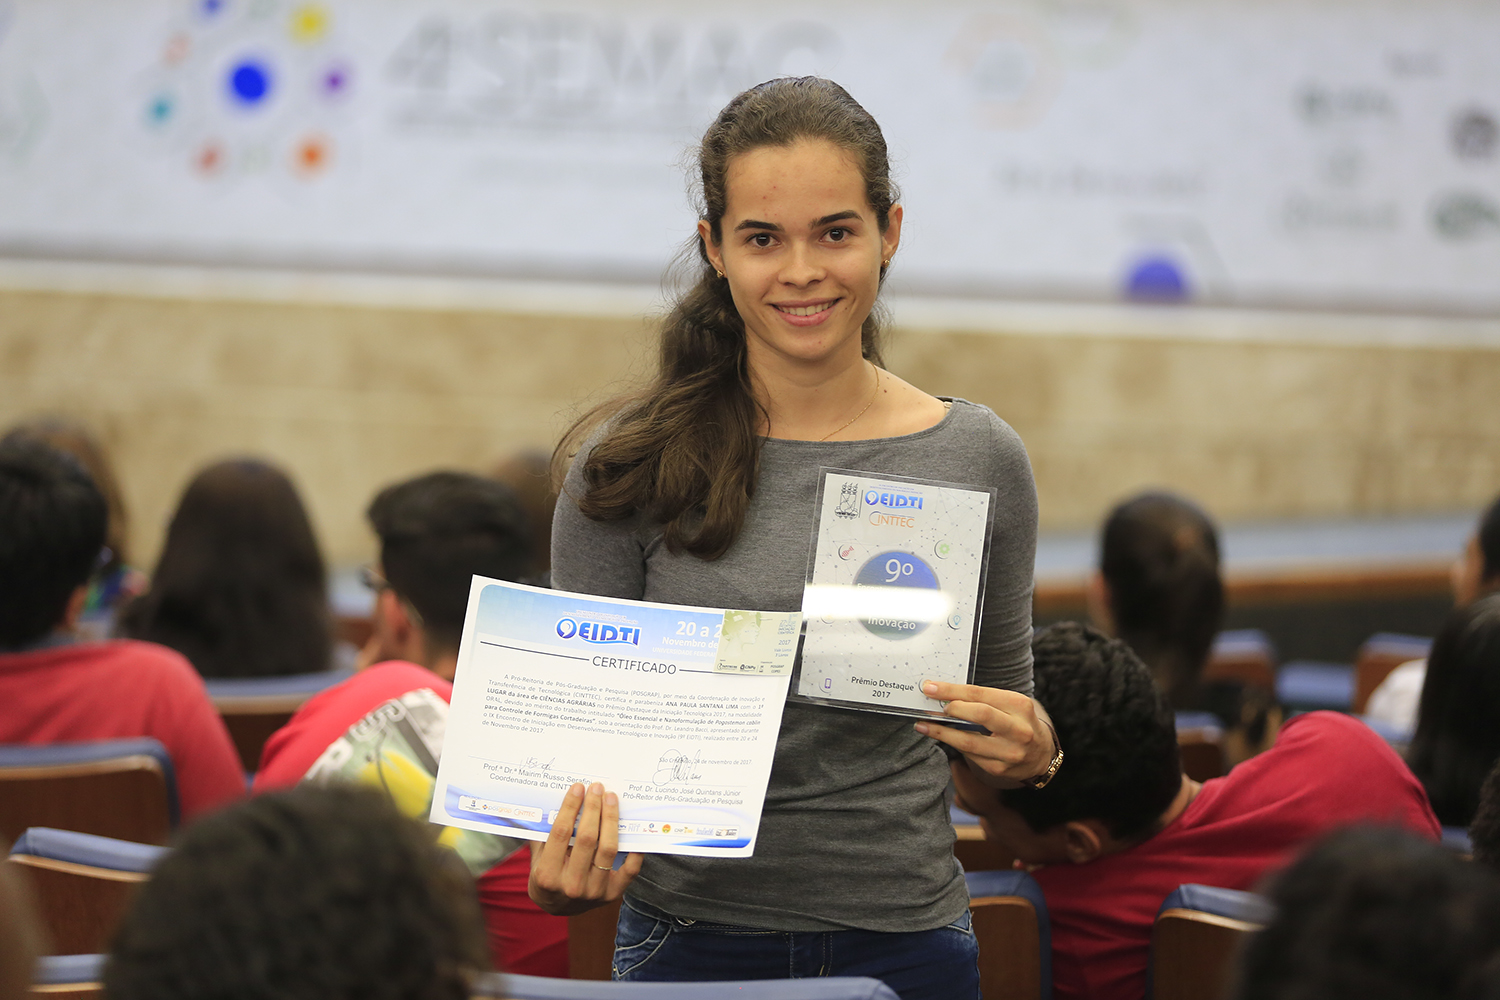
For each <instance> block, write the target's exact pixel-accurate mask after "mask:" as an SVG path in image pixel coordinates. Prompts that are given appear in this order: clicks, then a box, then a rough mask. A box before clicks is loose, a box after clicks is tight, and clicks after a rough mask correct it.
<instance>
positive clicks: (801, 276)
mask: <svg viewBox="0 0 1500 1000" xmlns="http://www.w3.org/2000/svg"><path fill="white" fill-rule="evenodd" d="M789 250H790V252H789V253H787V254H786V256H785V257H784V258H783V260H782V265H781V270H780V271H779V272H778V273H777V275H776V278H777V280H779V281H780V282H781V283H782V284H784V285H794V286H796V287H798V288H804V287H806V286H808V285H811V284H813V283H814V282H816V281H821V280H822V279H823V276H824V274H825V270H824V268H823V266H822V265H821V264H820V263H819V262H818V259H817V255H816V254H815V253H814V251H813V249H812V248H811V247H809V246H808V245H807V244H805V243H802V242H800V241H797V242H794V243H793V244H792V245H791V247H790V248H789Z"/></svg>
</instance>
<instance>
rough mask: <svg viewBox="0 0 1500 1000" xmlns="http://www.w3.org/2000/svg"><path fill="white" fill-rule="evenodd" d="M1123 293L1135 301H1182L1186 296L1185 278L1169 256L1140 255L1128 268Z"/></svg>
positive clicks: (1186, 285) (1186, 284)
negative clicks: (1128, 271)
mask: <svg viewBox="0 0 1500 1000" xmlns="http://www.w3.org/2000/svg"><path fill="white" fill-rule="evenodd" d="M1125 294H1126V296H1127V297H1128V298H1131V299H1134V300H1136V301H1137V302H1182V301H1184V300H1186V299H1187V298H1188V294H1189V292H1188V283H1187V278H1185V277H1184V276H1183V273H1182V269H1181V268H1180V267H1178V266H1177V262H1176V261H1174V260H1172V259H1171V258H1169V257H1161V256H1152V257H1142V258H1141V259H1140V260H1138V261H1136V262H1135V265H1134V266H1133V267H1131V269H1130V275H1129V277H1127V278H1126V281H1125Z"/></svg>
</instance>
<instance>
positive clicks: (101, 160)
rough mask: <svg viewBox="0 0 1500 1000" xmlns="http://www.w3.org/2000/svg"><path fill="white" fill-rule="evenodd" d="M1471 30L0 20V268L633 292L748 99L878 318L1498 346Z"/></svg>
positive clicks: (506, 13)
mask: <svg viewBox="0 0 1500 1000" xmlns="http://www.w3.org/2000/svg"><path fill="white" fill-rule="evenodd" d="M1496 39H1500V3H1497V2H1495V0H1401V2H1392V0H1359V2H1309V0H1299V2H1295V3H1294V2H1286V0H1191V2H1189V0H1020V2H1001V3H983V4H966V3H959V2H949V0H928V2H925V3H915V2H909V3H900V4H897V3H882V2H878V0H876V2H871V0H865V2H860V3H847V4H845V3H822V4H809V3H782V2H779V0H759V2H755V3H749V2H743V0H726V2H722V3H716V4H712V5H707V4H692V5H689V4H685V3H677V2H672V0H656V2H654V3H649V2H643V3H631V4H628V5H626V4H622V3H617V2H589V0H564V2H561V3H534V4H531V3H524V2H504V0H501V2H497V0H449V2H433V0H312V2H302V0H131V2H130V3H121V2H106V0H0V255H5V256H10V257H22V258H27V257H30V258H51V259H58V258H61V259H69V258H73V259H89V260H101V259H102V260H128V261H137V262H140V261H145V262H205V263H219V264H229V265H236V266H256V265H264V266H273V267H278V268H287V267H292V268H297V267H310V268H329V269H340V270H356V271H375V272H380V271H396V272H403V273H413V274H450V275H480V276H496V277H504V278H557V279H584V280H595V281H624V282H654V281H656V280H657V279H658V278H659V277H660V275H661V273H662V271H663V268H664V267H665V266H666V264H667V263H668V261H669V260H670V259H671V257H672V255H673V254H674V253H675V252H676V251H677V249H678V248H679V247H680V246H681V244H682V241H683V240H684V239H685V238H687V237H688V236H689V235H690V234H691V232H692V228H693V222H694V219H695V215H694V212H693V209H692V206H691V202H690V200H689V197H688V177H687V173H686V171H685V168H684V163H685V162H686V156H685V153H686V151H687V150H688V149H689V147H690V146H691V144H692V142H693V140H694V138H695V137H696V136H697V135H698V134H699V133H701V131H702V129H703V128H704V127H705V125H706V124H707V123H708V122H709V121H710V120H711V119H712V117H713V115H714V113H715V112H716V111H717V109H718V108H720V107H721V106H722V105H723V104H724V102H725V101H726V100H727V99H728V98H729V97H731V96H732V95H733V94H735V93H736V92H738V91H739V90H741V89H743V88H744V87H747V86H749V85H752V84H754V83H756V82H759V81H761V80H764V79H766V78H769V77H772V76H777V75H783V74H804V73H816V74H821V75H826V76H830V77H832V78H834V79H836V80H838V81H839V82H840V83H842V84H844V85H845V86H846V87H847V88H848V89H849V90H850V92H851V93H853V94H854V96H855V97H856V98H857V99H859V100H860V101H861V102H862V103H864V105H865V106H866V107H868V108H869V109H870V110H871V112H873V113H874V114H875V116H876V117H877V119H878V120H879V121H880V122H881V124H882V126H883V128H884V129H885V133H886V136H887V138H888V140H889V142H890V145H891V149H892V152H893V155H894V162H895V166H896V169H897V171H898V179H899V181H900V183H901V185H902V188H903V191H904V195H905V198H904V200H905V204H906V210H907V223H906V228H905V231H904V234H905V242H904V245H903V247H902V249H901V252H900V255H899V257H898V260H897V263H896V266H895V269H894V271H893V277H892V284H893V290H896V291H899V292H902V293H906V294H915V295H933V296H951V295H962V296H966V297H979V298H984V297H995V298H1006V297H1026V298H1031V299H1038V298H1040V299H1058V300H1096V301H1104V300H1112V299H1118V298H1122V297H1125V298H1138V299H1157V300H1173V299H1186V300H1192V301H1198V302H1206V303H1225V304H1234V305H1245V306H1290V307H1313V308H1332V309H1349V310H1390V311H1398V312H1419V313H1420V312H1458V313H1472V314H1478V315H1500V58H1497V57H1496V52H1495V43H1496Z"/></svg>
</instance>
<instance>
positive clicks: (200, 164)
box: [193, 139, 225, 176]
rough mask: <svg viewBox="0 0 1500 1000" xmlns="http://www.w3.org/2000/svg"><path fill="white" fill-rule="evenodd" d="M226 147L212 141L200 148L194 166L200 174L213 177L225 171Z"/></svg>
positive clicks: (194, 158) (194, 159)
mask: <svg viewBox="0 0 1500 1000" xmlns="http://www.w3.org/2000/svg"><path fill="white" fill-rule="evenodd" d="M224 161H225V156H224V147H223V146H220V145H219V144H218V143H217V142H215V141H214V140H212V139H210V140H209V141H208V142H205V143H204V144H203V145H202V146H201V147H199V149H198V152H197V154H196V155H195V156H194V157H193V166H194V167H196V168H197V169H198V172H199V173H200V174H205V175H207V176H213V175H214V174H217V173H218V172H219V171H220V170H222V169H224Z"/></svg>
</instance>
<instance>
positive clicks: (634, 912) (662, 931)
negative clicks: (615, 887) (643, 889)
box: [614, 896, 672, 979]
mask: <svg viewBox="0 0 1500 1000" xmlns="http://www.w3.org/2000/svg"><path fill="white" fill-rule="evenodd" d="M659 912H660V911H658V910H657V909H656V908H655V907H648V906H646V905H645V904H641V903H636V904H632V903H631V901H630V897H629V896H626V897H625V898H624V899H622V900H621V901H620V922H619V924H618V925H617V926H616V928H615V956H614V978H616V979H624V978H626V977H627V976H629V975H630V973H631V972H632V971H633V970H635V969H636V968H637V967H638V966H640V964H641V963H642V962H645V961H646V960H647V959H649V958H650V957H651V956H652V955H654V954H656V951H657V949H658V948H660V947H661V946H662V945H663V944H665V943H666V940H667V935H668V934H670V933H671V932H672V921H671V919H670V918H668V917H666V916H662V915H659Z"/></svg>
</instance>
